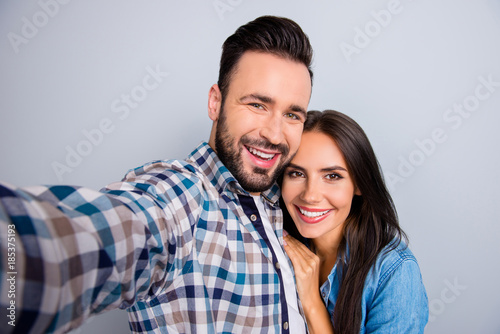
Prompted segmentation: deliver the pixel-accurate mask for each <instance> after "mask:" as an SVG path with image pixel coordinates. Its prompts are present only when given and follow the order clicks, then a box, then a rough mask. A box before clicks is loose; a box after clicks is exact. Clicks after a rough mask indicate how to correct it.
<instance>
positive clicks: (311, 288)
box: [284, 235, 333, 334]
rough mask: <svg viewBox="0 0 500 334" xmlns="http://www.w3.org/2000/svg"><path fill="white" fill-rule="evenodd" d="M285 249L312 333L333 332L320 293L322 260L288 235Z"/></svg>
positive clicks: (325, 333)
mask: <svg viewBox="0 0 500 334" xmlns="http://www.w3.org/2000/svg"><path fill="white" fill-rule="evenodd" d="M284 240H285V243H284V245H285V251H286V253H287V254H288V257H289V258H290V260H291V261H292V264H293V269H294V271H295V281H296V284H297V291H298V294H299V298H300V301H301V303H302V307H303V309H304V313H305V316H306V321H307V326H308V329H309V332H310V333H313V334H314V333H320V334H327V333H333V325H332V322H331V319H330V315H329V314H328V311H327V309H326V307H325V304H324V303H323V300H322V299H321V295H320V293H319V269H320V260H319V257H318V256H316V254H314V253H313V252H311V251H310V250H309V249H308V248H307V247H306V246H305V245H304V244H302V243H301V242H299V241H298V240H296V239H294V238H293V237H291V236H289V235H287V236H285V238H284Z"/></svg>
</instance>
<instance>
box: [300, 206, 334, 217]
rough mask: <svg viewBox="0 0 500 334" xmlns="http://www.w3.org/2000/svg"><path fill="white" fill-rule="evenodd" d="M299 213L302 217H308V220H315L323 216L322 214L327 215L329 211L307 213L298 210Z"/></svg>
mask: <svg viewBox="0 0 500 334" xmlns="http://www.w3.org/2000/svg"><path fill="white" fill-rule="evenodd" d="M299 210H300V213H302V214H303V215H304V216H306V217H309V218H316V217H319V216H323V215H324V214H326V213H328V212H329V211H330V210H325V211H317V212H309V211H306V210H303V209H301V208H299Z"/></svg>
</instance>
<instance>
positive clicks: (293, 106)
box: [290, 104, 307, 119]
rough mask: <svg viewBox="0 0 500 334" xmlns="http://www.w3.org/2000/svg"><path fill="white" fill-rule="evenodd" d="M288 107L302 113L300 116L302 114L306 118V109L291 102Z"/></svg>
mask: <svg viewBox="0 0 500 334" xmlns="http://www.w3.org/2000/svg"><path fill="white" fill-rule="evenodd" d="M290 109H291V110H292V111H294V112H298V113H299V114H302V116H304V119H305V118H307V111H306V110H305V109H304V108H302V107H301V106H298V105H296V104H292V105H291V106H290Z"/></svg>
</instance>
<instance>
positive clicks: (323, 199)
mask: <svg viewBox="0 0 500 334" xmlns="http://www.w3.org/2000/svg"><path fill="white" fill-rule="evenodd" d="M355 194H357V195H359V192H358V191H357V190H356V187H355V186H354V183H353V180H352V179H351V176H350V175H349V172H348V170H347V164H346V163H345V160H344V156H343V154H342V153H341V152H340V149H339V147H338V146H337V143H336V142H335V141H334V140H333V139H331V138H330V137H329V136H328V135H326V134H324V133H320V132H305V133H304V134H303V135H302V140H301V143H300V146H299V150H298V151H297V154H296V155H295V157H294V158H293V159H292V161H291V163H290V165H289V166H288V167H287V168H286V169H285V172H284V176H283V184H282V196H283V200H284V202H285V204H286V207H287V209H288V212H290V215H291V217H292V218H293V220H294V222H295V225H296V226H297V229H298V230H299V232H300V234H301V235H302V236H304V237H306V238H310V239H315V238H318V237H323V236H328V238H329V239H330V237H333V238H338V237H340V236H341V235H342V228H343V224H344V222H345V220H346V218H347V216H348V215H349V211H350V209H351V203H352V198H353V196H354V195H355Z"/></svg>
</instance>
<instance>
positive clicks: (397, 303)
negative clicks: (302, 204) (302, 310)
mask: <svg viewBox="0 0 500 334" xmlns="http://www.w3.org/2000/svg"><path fill="white" fill-rule="evenodd" d="M388 247H389V246H387V247H386V248H385V249H384V250H383V251H382V252H381V253H380V254H379V256H378V257H377V260H376V262H375V264H374V265H373V267H372V269H371V270H370V271H369V273H368V276H367V277H366V281H365V285H364V288H363V294H362V299H361V309H362V320H361V329H360V333H398V334H401V333H405V334H407V333H423V332H424V327H425V325H426V324H427V320H428V317H429V308H428V301H427V294H426V292H425V287H424V284H423V282H422V275H421V274H420V269H419V266H418V263H417V260H416V258H415V256H414V255H413V254H412V252H411V251H410V249H409V248H408V247H406V244H404V243H403V242H401V243H400V244H399V246H398V247H397V248H396V249H393V250H391V251H389V252H385V250H386V249H387V248H388ZM337 264H338V262H337ZM337 264H335V266H334V267H333V269H332V271H331V272H330V275H329V276H328V280H327V281H326V282H325V283H324V284H323V285H322V286H321V288H320V291H321V296H322V297H323V300H324V302H325V304H326V307H327V309H328V312H329V313H330V315H333V309H334V307H335V302H336V300H337V296H338V293H339V279H340V277H339V275H338V274H337ZM332 319H333V316H332Z"/></svg>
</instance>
